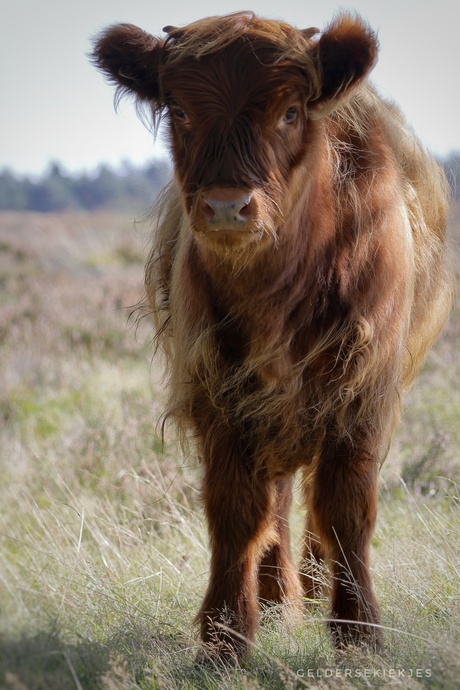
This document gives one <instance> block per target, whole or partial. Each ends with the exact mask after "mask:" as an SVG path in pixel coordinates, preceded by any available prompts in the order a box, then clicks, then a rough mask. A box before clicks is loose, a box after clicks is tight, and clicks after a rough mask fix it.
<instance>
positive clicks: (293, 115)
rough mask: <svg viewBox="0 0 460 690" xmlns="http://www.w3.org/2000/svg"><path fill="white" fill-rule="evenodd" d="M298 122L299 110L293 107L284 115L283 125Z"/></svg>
mask: <svg viewBox="0 0 460 690" xmlns="http://www.w3.org/2000/svg"><path fill="white" fill-rule="evenodd" d="M296 120H297V108H295V107H294V106H292V107H291V108H288V109H287V110H286V112H285V113H284V117H283V125H292V124H293V123H294V122H295V121H296Z"/></svg>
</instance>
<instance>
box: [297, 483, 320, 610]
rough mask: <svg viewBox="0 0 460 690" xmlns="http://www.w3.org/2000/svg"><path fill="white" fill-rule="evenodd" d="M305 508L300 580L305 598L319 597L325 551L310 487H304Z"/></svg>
mask: <svg viewBox="0 0 460 690" xmlns="http://www.w3.org/2000/svg"><path fill="white" fill-rule="evenodd" d="M304 494H305V503H306V508H307V521H306V526H305V533H304V538H303V549H302V556H301V563H300V573H301V574H300V581H301V583H302V588H303V595H304V597H305V598H306V599H319V598H320V597H321V596H322V595H323V589H324V561H325V558H326V552H325V550H324V546H323V545H322V543H321V540H320V536H319V529H318V527H317V525H316V522H315V514H314V510H313V506H312V505H311V499H312V491H311V487H309V486H306V487H305V489H304Z"/></svg>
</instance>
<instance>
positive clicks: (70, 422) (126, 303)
mask: <svg viewBox="0 0 460 690" xmlns="http://www.w3.org/2000/svg"><path fill="white" fill-rule="evenodd" d="M146 233H147V229H146V227H144V226H137V225H134V223H133V221H132V220H130V219H129V218H123V217H120V216H115V215H113V214H112V215H111V214H98V215H84V214H82V215H33V214H30V215H27V214H14V213H4V214H2V215H0V339H1V357H0V372H1V373H0V435H1V438H0V444H1V445H0V448H1V456H0V688H2V690H3V689H5V690H71V689H76V690H82V689H84V690H89V689H93V688H101V689H103V690H122V689H123V690H124V689H126V690H128V689H133V688H137V689H142V690H153V689H160V688H162V689H168V690H169V689H170V688H178V689H183V688H186V689H191V688H228V689H234V688H241V689H247V690H255V689H256V688H270V689H272V688H273V689H277V688H291V689H294V688H303V687H308V688H317V689H324V688H340V689H341V690H344V689H347V688H361V687H366V688H368V687H370V688H374V687H375V688H390V687H391V688H393V687H400V688H449V689H450V688H452V689H454V688H460V510H459V508H460V506H459V502H460V459H459V456H460V387H459V383H460V352H459V343H460V337H459V336H460V312H459V310H458V308H457V309H456V311H454V314H453V316H452V319H451V322H450V324H449V326H448V328H447V330H446V334H445V335H444V336H443V338H442V339H441V341H440V342H439V344H438V345H437V347H436V350H435V351H434V352H433V353H432V354H431V355H430V357H429V360H428V362H427V365H426V367H425V370H424V372H423V375H422V376H421V378H420V380H419V382H418V383H417V384H416V386H415V387H414V388H413V390H412V392H411V394H410V396H409V397H408V399H407V404H406V412H405V416H404V423H403V425H402V427H401V429H400V431H399V432H398V434H397V437H396V439H395V442H394V444H393V447H392V450H391V453H390V457H389V459H388V462H387V464H386V465H385V467H384V469H383V472H382V482H381V494H380V507H379V517H378V523H377V528H376V531H375V536H374V540H373V551H372V558H373V562H372V563H373V572H374V581H375V587H376V591H377V596H378V598H379V601H380V603H381V608H382V619H383V624H384V626H385V628H386V632H385V651H384V652H383V653H382V654H380V655H378V656H376V655H371V654H369V655H367V654H365V653H364V652H357V651H355V652H351V651H350V652H347V653H343V654H340V655H339V654H337V653H335V652H334V651H333V649H332V647H331V645H330V640H329V637H328V634H327V632H326V626H325V623H324V620H325V618H327V615H328V608H327V603H326V602H319V603H318V604H317V605H316V606H315V608H313V609H310V610H308V611H306V612H305V615H304V619H303V620H302V621H295V622H293V621H286V620H285V618H283V615H282V612H280V611H273V610H272V611H265V612H264V613H263V621H264V625H263V627H262V629H261V632H260V634H259V635H258V638H257V644H256V647H255V649H254V654H253V656H252V659H251V660H250V661H249V662H248V664H247V665H246V666H245V668H244V669H235V668H223V667H216V668H212V667H208V668H201V667H197V666H195V665H194V657H195V654H196V650H197V648H198V641H197V636H196V630H195V629H194V627H193V624H192V620H193V616H194V615H195V613H196V611H197V609H198V606H199V603H200V599H201V597H202V595H203V594H204V589H205V586H206V581H207V570H208V547H207V535H206V528H205V525H204V520H203V515H202V510H201V504H200V496H199V467H197V465H196V462H195V459H194V457H193V455H190V456H184V455H183V454H182V453H181V451H180V449H179V447H178V445H177V443H176V441H175V439H174V436H172V435H171V436H170V437H168V438H167V440H166V444H165V446H164V448H162V445H161V443H160V440H159V438H158V436H157V434H156V422H157V421H158V418H159V416H160V414H161V409H162V390H161V385H160V380H161V365H160V364H159V363H157V362H155V361H154V362H152V359H151V348H150V340H151V331H150V326H149V324H148V323H147V322H146V321H145V320H144V321H141V322H140V323H139V324H137V325H136V321H135V319H134V318H133V317H131V318H129V315H130V313H131V311H132V306H133V305H135V304H136V303H137V302H138V301H139V299H140V298H141V296H142V273H143V261H144V259H145V257H146V253H147V250H146V243H147V239H146V237H147V235H146ZM452 233H453V235H454V236H456V237H457V238H460V213H459V210H458V209H457V210H456V212H454V214H453V220H452ZM458 256H459V254H458V253H457V260H458ZM301 526H302V510H301V506H300V504H299V503H298V502H297V503H296V505H295V507H294V511H293V515H292V527H293V532H294V535H298V534H299V533H300V530H301Z"/></svg>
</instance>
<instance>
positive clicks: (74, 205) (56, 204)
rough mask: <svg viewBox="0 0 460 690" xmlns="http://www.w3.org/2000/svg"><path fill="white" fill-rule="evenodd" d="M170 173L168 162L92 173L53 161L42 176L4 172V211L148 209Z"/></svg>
mask: <svg viewBox="0 0 460 690" xmlns="http://www.w3.org/2000/svg"><path fill="white" fill-rule="evenodd" d="M169 173H170V165H169V164H168V163H167V162H166V161H161V160H160V161H153V162H151V163H149V164H147V165H145V166H142V167H135V166H133V165H131V164H129V163H123V164H122V165H121V166H120V168H118V169H112V168H110V167H108V166H106V165H101V166H100V167H99V168H98V169H97V170H95V171H94V172H92V173H82V174H80V175H72V174H68V173H66V172H65V171H64V170H63V168H62V167H61V165H60V164H59V163H52V164H51V166H50V168H49V170H48V171H47V172H46V173H45V174H44V175H42V176H41V177H40V178H39V179H31V178H30V177H28V176H18V175H15V174H14V173H13V172H11V171H10V170H3V171H2V172H0V210H4V211H39V212H55V211H67V210H73V211H80V210H87V211H94V210H97V209H116V210H123V209H136V210H146V209H147V208H148V207H149V206H150V205H151V204H152V202H153V200H154V199H155V197H156V195H157V194H158V192H159V191H160V189H161V188H162V187H163V185H164V184H165V182H166V181H167V179H168V176H169Z"/></svg>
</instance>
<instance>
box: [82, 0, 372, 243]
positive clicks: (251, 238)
mask: <svg viewBox="0 0 460 690" xmlns="http://www.w3.org/2000/svg"><path fill="white" fill-rule="evenodd" d="M164 31H165V32H166V34H167V36H166V38H165V39H160V38H155V37H154V36H151V35H150V34H148V33H146V32H144V31H142V30H141V29H139V28H137V27H135V26H132V25H130V24H120V25H116V26H112V27H109V28H108V29H106V30H105V31H103V32H102V33H101V34H100V35H99V36H98V38H97V39H96V42H95V45H94V52H93V55H92V58H93V62H94V63H95V64H96V66H97V67H98V68H99V69H100V70H102V72H103V73H104V74H105V75H106V76H108V77H109V79H110V80H111V81H112V82H113V83H115V85H116V86H117V87H118V95H123V94H125V93H129V94H132V95H134V96H135V97H136V98H137V99H138V101H139V102H145V103H147V104H148V105H149V106H150V108H151V111H152V115H153V118H154V121H158V120H159V119H160V118H164V119H166V121H167V127H168V133H169V141H170V146H171V151H172V156H173V160H174V165H175V174H176V179H177V181H178V184H179V185H180V189H181V193H182V197H183V203H184V208H185V211H186V213H187V214H188V216H189V221H190V227H191V230H192V232H193V233H194V234H195V236H196V237H197V238H198V239H199V241H200V242H203V243H205V244H206V245H207V246H209V247H210V248H212V249H213V250H214V251H217V252H220V251H225V252H228V250H229V249H235V250H238V249H241V248H242V247H247V246H248V245H252V246H254V247H257V246H263V244H264V243H266V242H267V241H270V239H272V240H273V239H275V240H276V238H277V236H278V234H279V233H280V232H282V227H283V219H284V217H285V216H286V214H287V212H288V210H289V209H290V208H291V207H292V205H293V203H295V197H297V196H299V189H300V184H301V182H299V180H300V178H301V177H302V175H304V176H305V177H306V178H307V177H308V176H309V177H310V178H311V176H312V174H314V173H313V171H314V161H315V147H316V146H317V145H318V140H319V139H320V134H319V132H320V130H321V126H322V125H321V118H323V117H324V116H325V115H327V114H328V113H330V112H331V111H332V110H333V109H334V108H335V107H336V105H337V104H338V103H339V102H340V101H341V100H342V99H343V98H344V97H346V96H347V94H349V93H350V91H351V90H352V89H353V88H354V87H355V86H356V85H357V84H359V83H360V82H361V81H362V79H363V78H364V77H365V76H366V75H367V73H368V72H369V71H370V69H371V68H372V67H373V65H374V63H375V61H376V57H377V40H376V37H375V35H374V34H373V33H372V31H371V30H370V29H369V28H368V26H367V25H365V24H364V23H363V22H362V21H361V20H360V19H359V18H357V17H354V16H350V15H348V14H344V15H340V16H339V17H338V18H337V19H336V20H335V21H333V22H332V24H330V25H329V27H328V28H327V29H326V31H325V32H324V33H322V34H321V35H320V37H319V38H315V36H316V34H317V32H318V30H315V29H306V30H304V31H301V30H297V29H294V28H293V27H291V26H289V25H288V24H284V23H280V22H274V21H266V20H262V19H259V18H257V17H256V16H254V15H253V14H252V13H237V14H234V15H228V16H225V17H211V18H209V19H204V20H201V21H198V22H196V23H194V24H190V25H189V26H186V27H184V28H174V27H166V29H164Z"/></svg>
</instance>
